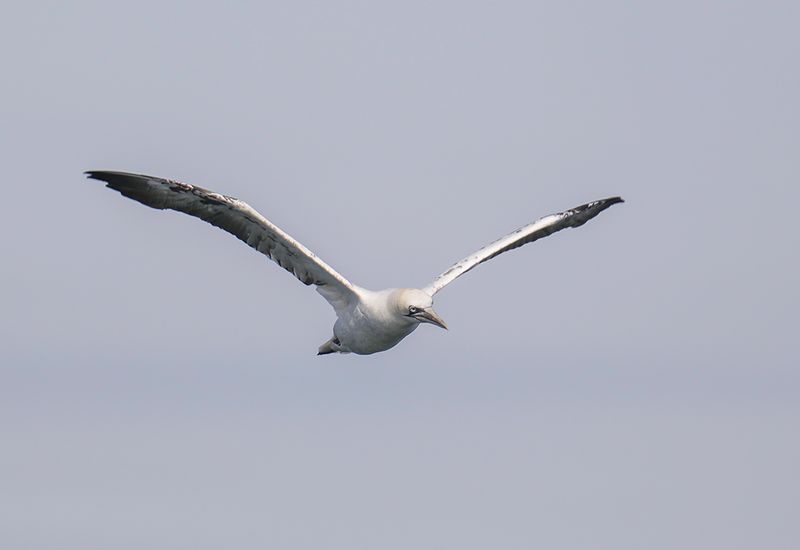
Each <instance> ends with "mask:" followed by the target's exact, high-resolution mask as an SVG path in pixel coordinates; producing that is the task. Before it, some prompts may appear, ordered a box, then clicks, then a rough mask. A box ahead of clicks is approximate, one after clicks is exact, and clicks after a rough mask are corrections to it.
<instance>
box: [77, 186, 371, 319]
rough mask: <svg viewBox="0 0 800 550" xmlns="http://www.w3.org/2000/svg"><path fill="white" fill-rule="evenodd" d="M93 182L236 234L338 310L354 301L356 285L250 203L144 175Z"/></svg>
mask: <svg viewBox="0 0 800 550" xmlns="http://www.w3.org/2000/svg"><path fill="white" fill-rule="evenodd" d="M85 174H86V175H87V176H88V177H89V178H91V179H96V180H100V181H103V182H105V183H106V187H108V188H110V189H114V190H115V191H119V192H120V193H121V194H123V195H124V196H126V197H128V198H131V199H133V200H135V201H137V202H140V203H142V204H144V205H146V206H149V207H151V208H156V209H160V210H165V209H169V210H176V211H178V212H183V213H185V214H189V215H190V216H194V217H196V218H200V219H201V220H203V221H206V222H208V223H210V224H211V225H214V226H216V227H219V228H220V229H223V230H225V231H227V232H228V233H230V234H232V235H234V236H235V237H236V238H238V239H239V240H241V241H243V242H245V243H246V244H247V245H248V246H250V247H252V248H254V249H255V250H258V251H259V252H261V253H262V254H264V255H266V256H267V257H268V258H270V259H272V260H273V261H275V263H277V264H278V265H280V266H281V267H283V268H284V269H285V270H286V271H288V272H290V273H291V274H292V275H294V276H295V277H297V279H299V280H300V281H301V282H302V283H303V284H306V285H312V284H313V285H316V286H317V291H318V292H319V293H320V294H321V295H322V296H323V297H324V298H325V299H326V300H327V301H328V302H329V303H330V304H331V305H332V306H333V307H334V309H336V310H339V309H340V308H343V307H345V306H346V305H347V304H348V303H349V302H350V301H351V300H352V299H353V298H354V297H355V296H356V291H355V288H354V287H353V285H352V284H351V283H350V282H349V281H348V280H347V279H345V278H344V277H342V276H341V275H340V274H339V273H337V272H336V271H335V270H334V269H333V268H331V267H330V266H329V265H328V264H326V263H325V262H323V261H322V260H321V259H319V258H318V257H317V256H316V255H315V254H314V253H313V252H311V251H310V250H308V249H307V248H306V247H305V246H303V245H302V244H301V243H299V242H298V241H296V240H295V239H294V238H292V237H291V236H290V235H289V234H288V233H286V232H284V231H283V230H281V229H280V228H279V227H277V226H276V225H274V224H273V223H272V222H270V221H269V220H267V219H266V218H265V217H264V216H262V215H261V214H259V213H258V212H257V211H256V210H255V209H253V208H252V207H251V206H250V205H249V204H247V203H246V202H244V201H241V200H239V199H237V198H235V197H229V196H226V195H221V194H219V193H215V192H213V191H209V190H208V189H203V188H202V187H197V186H194V185H190V184H188V183H181V182H179V181H173V180H168V179H164V178H158V177H153V176H146V175H143V174H132V173H128V172H110V171H101V170H92V171H88V172H85Z"/></svg>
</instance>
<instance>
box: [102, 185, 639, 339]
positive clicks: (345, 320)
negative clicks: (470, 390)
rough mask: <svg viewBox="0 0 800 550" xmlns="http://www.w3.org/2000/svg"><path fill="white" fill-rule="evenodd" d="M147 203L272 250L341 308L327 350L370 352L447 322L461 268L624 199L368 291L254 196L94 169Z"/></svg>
mask: <svg viewBox="0 0 800 550" xmlns="http://www.w3.org/2000/svg"><path fill="white" fill-rule="evenodd" d="M87 175H88V176H89V177H90V178H93V179H98V180H101V181H105V182H106V186H107V187H110V188H111V189H114V190H116V191H119V192H120V193H122V194H123V195H125V196H126V197H129V198H132V199H134V200H136V201H138V202H141V203H142V204H144V205H146V206H150V207H152V208H157V209H171V210H178V211H180V212H184V213H186V214H189V215H192V216H195V217H198V218H200V219H202V220H205V221H207V222H208V223H211V224H212V225H215V226H217V227H220V228H221V229H224V230H225V231H227V232H229V233H231V234H233V235H234V236H236V237H237V238H239V239H240V240H242V241H244V242H245V243H247V244H248V245H249V246H251V247H252V248H254V249H256V250H258V251H259V252H261V253H263V254H265V255H266V256H268V257H269V258H271V259H272V260H274V261H275V262H276V263H278V264H279V265H280V266H281V267H283V268H284V269H286V270H287V271H289V272H291V273H292V274H293V275H294V276H295V277H297V278H298V279H299V280H300V281H301V282H303V283H304V284H306V285H312V284H313V285H315V286H316V288H317V291H318V292H319V293H320V294H321V295H322V296H323V298H325V299H326V300H327V301H328V303H330V304H331V306H332V307H333V309H334V310H335V311H336V317H337V319H336V322H335V324H334V326H333V337H332V338H331V339H330V340H328V341H327V342H325V343H324V344H322V345H321V346H320V347H319V352H318V353H319V354H320V355H324V354H328V353H351V352H352V353H357V354H360V355H369V354H372V353H377V352H380V351H385V350H387V349H390V348H392V347H394V346H395V345H397V344H398V343H399V342H400V341H401V340H402V339H403V338H405V337H406V336H408V335H409V334H411V333H412V332H414V330H415V329H416V328H417V327H418V326H419V325H420V323H431V324H434V325H437V326H439V327H442V328H447V326H446V325H445V323H444V321H443V320H442V319H441V318H440V317H439V316H438V315H437V314H436V312H435V311H434V310H433V308H432V305H433V296H434V295H435V294H436V293H437V292H438V291H439V290H441V289H442V288H444V286H446V285H447V284H449V283H450V282H452V281H453V280H454V279H456V278H457V277H459V276H460V275H462V274H464V273H466V272H467V271H469V270H471V269H472V268H474V267H475V266H477V265H478V264H481V263H483V262H485V261H487V260H490V259H491V258H494V257H495V256H497V255H498V254H502V253H503V252H506V251H508V250H512V249H514V248H517V247H520V246H522V245H524V244H527V243H529V242H533V241H535V240H537V239H539V238H542V237H545V236H547V235H550V234H552V233H554V232H556V231H559V230H561V229H564V228H567V227H578V226H580V225H583V224H584V223H586V222H587V221H588V220H590V219H592V218H593V217H595V216H596V215H597V214H599V213H600V212H602V211H603V210H605V209H606V208H608V207H610V206H612V205H613V204H616V203H619V202H623V201H622V199H621V198H619V197H612V198H608V199H602V200H599V201H594V202H590V203H587V204H584V205H582V206H578V207H576V208H573V209H571V210H567V211H565V212H560V213H558V214H552V215H550V216H546V217H544V218H541V219H540V220H537V221H535V222H533V223H530V224H528V225H526V226H524V227H521V228H519V229H518V230H516V231H514V232H512V233H510V234H508V235H506V236H505V237H502V238H500V239H498V240H496V241H494V242H493V243H491V244H489V245H487V246H485V247H483V248H481V249H480V250H478V251H477V252H475V253H474V254H471V255H469V256H467V257H466V258H464V259H463V260H461V261H459V262H456V263H455V264H453V265H452V266H451V267H450V268H449V269H447V270H446V271H444V272H443V273H442V274H440V275H439V276H438V277H436V278H435V279H434V280H433V281H432V282H431V283H430V284H429V285H427V286H426V287H425V288H422V289H415V288H390V289H385V290H378V291H373V290H367V289H364V288H361V287H359V286H357V285H354V284H353V283H351V282H350V281H348V280H347V279H345V278H344V277H342V276H341V275H340V274H339V273H337V272H336V271H335V270H333V268H331V267H330V266H329V265H327V264H326V263H325V262H323V261H322V260H320V259H319V258H317V256H316V255H315V254H314V253H312V252H311V251H310V250H308V249H307V248H306V247H304V246H303V245H302V244H300V243H299V242H297V241H296V240H295V239H293V238H292V237H291V236H290V235H288V234H287V233H285V232H284V231H282V230H281V229H280V228H278V227H277V226H275V225H274V224H272V223H271V222H270V221H269V220H267V219H266V218H265V217H263V216H262V215H261V214H259V213H258V212H256V211H255V210H254V209H253V208H252V207H250V206H249V205H248V204H247V203H245V202H243V201H240V200H239V199H236V198H234V197H228V196H225V195H220V194H218V193H214V192H212V191H208V190H206V189H203V188H201V187H196V186H193V185H189V184H186V183H181V182H177V181H173V180H167V179H163V178H157V177H152V176H145V175H141V174H131V173H127V172H106V171H92V172H87Z"/></svg>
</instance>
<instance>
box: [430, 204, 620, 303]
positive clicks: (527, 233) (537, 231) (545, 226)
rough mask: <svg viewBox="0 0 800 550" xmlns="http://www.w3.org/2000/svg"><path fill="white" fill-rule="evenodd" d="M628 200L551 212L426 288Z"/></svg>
mask: <svg viewBox="0 0 800 550" xmlns="http://www.w3.org/2000/svg"><path fill="white" fill-rule="evenodd" d="M621 202H625V201H624V200H622V198H621V197H610V198H607V199H601V200H597V201H593V202H589V203H586V204H582V205H581V206H576V207H575V208H572V209H570V210H566V211H564V212H559V213H558V214H551V215H549V216H545V217H544V218H541V219H538V220H536V221H535V222H533V223H530V224H528V225H526V226H523V227H520V228H519V229H517V230H516V231H514V232H513V233H509V234H508V235H505V236H504V237H501V238H499V239H497V240H496V241H494V242H492V243H491V244H488V245H486V246H484V247H483V248H481V249H480V250H478V251H476V252H474V253H473V254H470V255H469V256H467V257H466V258H463V259H462V260H460V261H458V262H456V263H454V264H453V265H452V266H450V267H449V268H448V269H447V270H446V271H445V272H443V273H441V274H440V275H439V276H438V277H436V278H435V279H434V280H433V281H431V283H430V284H429V285H428V286H426V287H425V288H424V289H423V290H424V291H425V292H427V293H428V294H430V295H431V296H433V295H434V294H436V293H437V292H439V291H440V290H441V289H442V288H444V287H445V286H447V285H448V284H450V283H451V282H453V281H454V280H455V279H456V278H458V277H460V276H461V275H463V274H464V273H466V272H467V271H469V270H471V269H473V268H474V267H475V266H477V265H480V264H481V263H483V262H485V261H487V260H491V259H492V258H494V257H495V256H498V255H499V254H502V253H503V252H507V251H509V250H513V249H515V248H519V247H520V246H522V245H524V244H528V243H532V242H533V241H535V240H538V239H541V238H542V237H547V236H548V235H551V234H553V233H555V232H556V231H561V230H562V229H566V228H567V227H579V226H581V225H583V224H585V223H586V222H587V221H589V220H591V219H592V218H594V217H595V216H597V215H598V214H599V213H600V212H602V211H603V210H605V209H606V208H609V207H611V206H613V205H615V204H617V203H621Z"/></svg>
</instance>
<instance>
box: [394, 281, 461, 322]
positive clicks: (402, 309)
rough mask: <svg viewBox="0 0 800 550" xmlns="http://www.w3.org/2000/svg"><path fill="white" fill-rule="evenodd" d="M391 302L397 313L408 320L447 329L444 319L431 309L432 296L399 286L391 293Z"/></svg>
mask: <svg viewBox="0 0 800 550" xmlns="http://www.w3.org/2000/svg"><path fill="white" fill-rule="evenodd" d="M391 304H392V306H393V308H394V311H395V313H396V314H398V315H402V316H403V317H404V318H405V319H408V321H410V322H417V323H431V324H433V325H436V326H437V327H441V328H443V329H447V325H446V324H445V322H444V320H442V318H441V317H439V316H438V315H437V314H436V312H435V311H433V307H432V306H433V298H431V296H430V295H429V294H428V293H426V292H423V291H422V290H419V289H416V288H399V289H397V290H395V291H394V292H393V293H392V297H391Z"/></svg>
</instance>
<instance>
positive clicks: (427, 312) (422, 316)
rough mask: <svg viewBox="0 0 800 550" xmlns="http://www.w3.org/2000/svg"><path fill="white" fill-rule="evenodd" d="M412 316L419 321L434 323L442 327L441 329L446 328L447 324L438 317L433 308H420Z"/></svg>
mask: <svg viewBox="0 0 800 550" xmlns="http://www.w3.org/2000/svg"><path fill="white" fill-rule="evenodd" d="M414 317H415V318H416V319H417V320H418V321H419V322H420V323H431V324H432V325H436V326H437V327H442V328H443V329H445V330H447V324H446V323H445V322H444V319H442V318H441V317H439V316H438V315H437V314H436V312H435V311H433V308H430V307H429V308H428V309H424V310H422V311H421V312H420V313H417V314H416V315H414Z"/></svg>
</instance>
